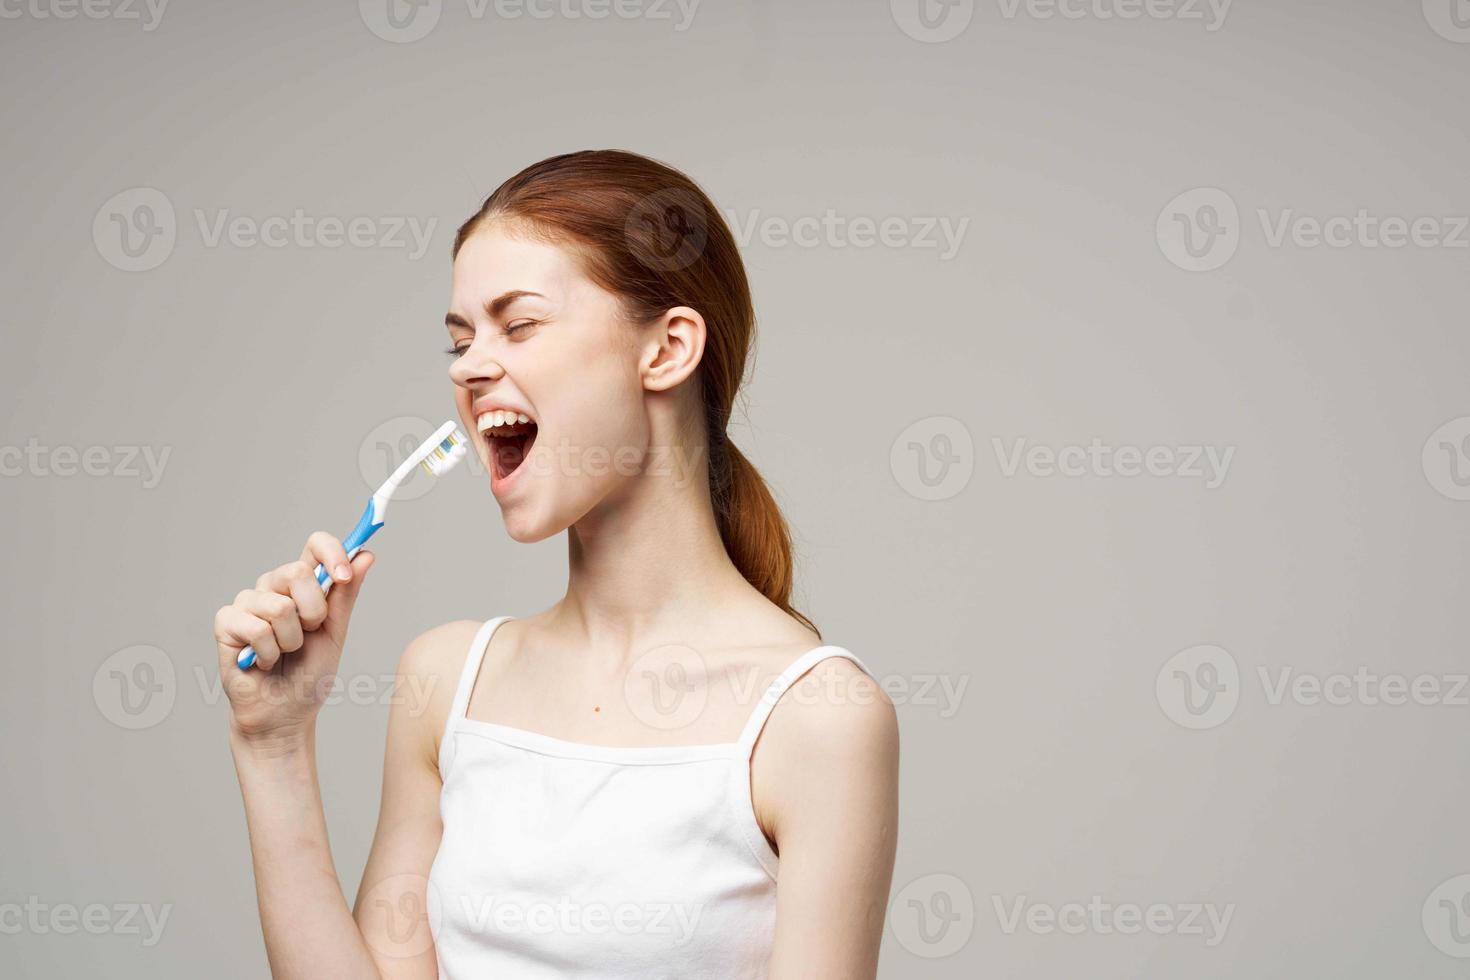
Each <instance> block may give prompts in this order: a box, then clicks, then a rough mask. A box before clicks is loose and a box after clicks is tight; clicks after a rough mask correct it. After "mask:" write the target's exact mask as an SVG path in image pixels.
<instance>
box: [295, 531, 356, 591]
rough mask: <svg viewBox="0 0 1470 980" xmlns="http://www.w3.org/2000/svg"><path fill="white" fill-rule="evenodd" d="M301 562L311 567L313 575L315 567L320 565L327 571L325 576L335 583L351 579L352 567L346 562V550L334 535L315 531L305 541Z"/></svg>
mask: <svg viewBox="0 0 1470 980" xmlns="http://www.w3.org/2000/svg"><path fill="white" fill-rule="evenodd" d="M301 560H302V561H304V562H306V563H308V564H309V565H311V566H312V572H313V574H315V571H316V566H317V565H321V566H322V567H323V568H325V569H326V570H327V574H329V575H331V576H332V578H333V579H334V580H335V581H337V582H346V581H348V580H350V579H351V578H352V566H351V564H350V563H349V562H348V561H347V549H346V548H344V547H343V546H342V542H341V541H339V540H338V539H337V538H336V537H335V536H334V535H331V534H328V533H327V532H326V531H317V532H316V533H315V534H313V535H312V536H311V537H309V538H307V539H306V548H305V549H304V550H303V551H302V552H301Z"/></svg>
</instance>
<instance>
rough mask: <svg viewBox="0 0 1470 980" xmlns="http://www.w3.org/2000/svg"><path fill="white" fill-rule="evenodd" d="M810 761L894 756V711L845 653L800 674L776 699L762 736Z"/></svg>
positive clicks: (886, 697) (784, 749)
mask: <svg viewBox="0 0 1470 980" xmlns="http://www.w3.org/2000/svg"><path fill="white" fill-rule="evenodd" d="M763 737H764V738H767V739H768V740H769V742H770V743H771V744H779V745H781V746H782V747H783V754H785V753H786V752H788V751H789V752H791V753H795V754H797V755H799V756H804V757H806V758H808V759H812V758H824V759H836V758H838V757H844V758H849V759H853V758H856V759H868V760H871V758H872V756H873V754H874V753H878V754H886V753H888V752H889V751H890V750H891V751H893V752H894V753H895V754H896V751H897V747H898V715H897V712H896V711H895V710H894V707H893V701H892V699H890V698H889V697H888V694H887V692H885V691H884V690H883V688H882V686H881V685H880V684H879V683H878V682H877V681H876V680H874V679H873V678H872V677H871V676H869V675H868V673H867V672H866V671H864V670H863V669H862V668H861V667H859V666H858V665H857V664H855V663H853V662H852V661H851V660H849V659H848V658H846V657H843V656H840V655H833V656H831V657H828V658H826V659H824V660H821V661H819V662H818V663H817V664H816V666H814V667H812V669H811V670H809V671H807V672H806V673H805V674H804V675H802V676H801V677H800V678H799V679H798V680H797V681H796V682H795V683H794V684H792V685H791V688H790V690H788V691H787V692H786V694H785V696H783V697H782V698H781V700H780V701H778V702H777V703H776V707H775V708H774V709H773V710H772V712H771V717H770V720H769V721H767V722H766V732H765V734H764V735H763Z"/></svg>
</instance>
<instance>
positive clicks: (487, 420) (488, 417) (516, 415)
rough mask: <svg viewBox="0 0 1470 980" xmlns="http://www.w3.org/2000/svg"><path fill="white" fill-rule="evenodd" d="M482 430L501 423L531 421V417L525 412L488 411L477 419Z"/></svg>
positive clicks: (511, 423)
mask: <svg viewBox="0 0 1470 980" xmlns="http://www.w3.org/2000/svg"><path fill="white" fill-rule="evenodd" d="M475 421H476V425H478V426H479V429H480V431H481V432H485V431H487V430H489V429H493V428H495V427H496V426H500V425H515V424H516V423H517V422H529V421H531V419H530V417H529V416H527V415H526V414H525V413H523V412H502V411H498V410H497V411H494V412H486V413H485V414H484V415H481V416H480V417H479V418H478V419H476V420H475Z"/></svg>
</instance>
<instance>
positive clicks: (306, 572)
mask: <svg viewBox="0 0 1470 980" xmlns="http://www.w3.org/2000/svg"><path fill="white" fill-rule="evenodd" d="M294 579H310V580H311V581H313V582H315V581H316V572H315V570H313V568H312V567H311V566H310V565H308V564H307V563H306V562H304V561H288V562H286V564H284V565H282V566H280V567H279V568H272V569H271V570H270V571H268V572H266V573H265V574H264V575H262V576H261V577H260V578H258V579H256V580H255V588H256V589H257V590H259V591H261V592H279V593H280V594H281V595H290V594H291V582H292V580H294ZM318 588H320V586H318Z"/></svg>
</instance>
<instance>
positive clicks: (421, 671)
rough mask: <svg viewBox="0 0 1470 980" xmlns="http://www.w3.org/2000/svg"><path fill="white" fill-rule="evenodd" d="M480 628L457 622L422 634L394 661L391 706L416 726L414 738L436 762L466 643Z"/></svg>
mask: <svg viewBox="0 0 1470 980" xmlns="http://www.w3.org/2000/svg"><path fill="white" fill-rule="evenodd" d="M482 625H483V624H482V623H481V622H479V621H477V620H473V619H458V620H455V621H453V622H449V623H444V624H443V625H440V626H435V627H434V628H433V629H429V630H425V631H424V632H422V633H420V634H419V635H418V636H416V637H414V638H413V639H412V640H411V641H409V643H408V645H407V646H406V647H404V649H403V654H402V656H400V657H399V659H398V676H397V688H396V693H397V697H396V699H395V702H394V704H395V707H396V708H398V709H401V711H402V713H403V714H404V716H405V717H406V718H408V719H410V720H412V721H416V722H417V725H416V727H417V728H418V729H419V731H418V732H417V733H416V738H417V739H418V740H420V741H421V744H422V747H423V749H424V751H425V752H426V753H427V755H428V757H429V758H437V754H438V745H439V738H440V736H441V735H442V733H443V731H444V725H445V723H446V722H447V721H448V719H449V711H450V708H451V707H452V706H453V703H454V692H455V690H456V689H457V688H458V686H459V678H460V675H461V673H462V672H463V671H464V663H465V657H466V656H468V654H469V649H470V642H471V641H472V640H473V639H474V638H475V634H476V633H477V632H479V629H480V627H481V626H482Z"/></svg>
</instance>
